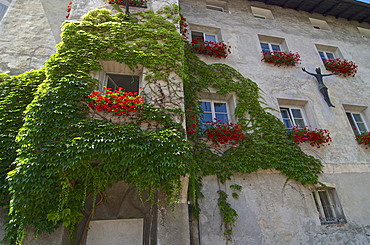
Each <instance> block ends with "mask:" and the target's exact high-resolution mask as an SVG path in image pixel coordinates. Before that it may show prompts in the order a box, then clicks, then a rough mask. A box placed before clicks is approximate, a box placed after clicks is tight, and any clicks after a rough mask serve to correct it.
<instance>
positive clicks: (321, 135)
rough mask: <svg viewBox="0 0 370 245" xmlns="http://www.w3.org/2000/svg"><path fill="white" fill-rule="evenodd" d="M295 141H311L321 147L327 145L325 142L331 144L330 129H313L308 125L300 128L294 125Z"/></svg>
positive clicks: (311, 143)
mask: <svg viewBox="0 0 370 245" xmlns="http://www.w3.org/2000/svg"><path fill="white" fill-rule="evenodd" d="M292 130H293V133H294V135H293V141H294V142H295V143H304V142H309V143H310V145H311V146H317V148H320V147H321V146H325V144H328V145H330V143H329V142H331V141H332V140H331V137H330V134H329V131H328V130H326V129H317V128H316V129H315V130H311V129H309V128H307V127H305V128H299V127H294V128H293V129H292Z"/></svg>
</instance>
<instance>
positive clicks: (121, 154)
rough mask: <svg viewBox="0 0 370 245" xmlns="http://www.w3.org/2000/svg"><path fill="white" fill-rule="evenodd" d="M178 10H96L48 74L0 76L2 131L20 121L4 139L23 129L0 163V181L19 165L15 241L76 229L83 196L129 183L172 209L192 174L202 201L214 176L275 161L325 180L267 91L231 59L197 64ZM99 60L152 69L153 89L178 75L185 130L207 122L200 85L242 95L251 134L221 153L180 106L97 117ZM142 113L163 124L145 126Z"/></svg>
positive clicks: (11, 235) (11, 223)
mask: <svg viewBox="0 0 370 245" xmlns="http://www.w3.org/2000/svg"><path fill="white" fill-rule="evenodd" d="M178 13H179V12H178V7H177V6H171V7H166V8H164V9H162V10H160V11H158V12H157V13H154V12H152V11H147V12H145V13H135V14H131V15H126V14H123V13H117V14H115V15H112V14H111V13H110V11H108V10H106V9H99V10H93V11H90V12H89V14H88V15H86V16H85V17H84V18H83V20H82V21H81V22H67V23H66V24H65V25H64V26H63V33H62V43H60V44H59V45H58V50H57V53H56V54H55V55H53V56H52V57H51V58H50V59H49V60H48V61H47V63H46V64H45V68H44V70H39V71H35V72H31V73H26V74H23V75H21V76H19V77H9V76H2V77H0V78H1V80H0V81H1V87H0V88H1V91H0V93H1V95H2V96H1V98H5V99H4V100H3V99H2V100H1V103H0V120H1V121H0V122H1V125H0V126H1V127H3V128H4V129H8V128H9V129H10V128H11V127H10V125H9V124H5V123H4V122H8V121H9V120H10V121H11V120H14V121H16V122H17V123H16V124H14V128H12V129H11V130H10V131H9V132H10V133H9V134H7V135H5V134H2V135H1V137H3V138H4V139H6V140H7V141H8V142H14V140H15V135H16V134H17V133H18V135H17V136H16V140H15V142H16V143H14V144H13V145H12V146H9V145H7V146H2V147H5V148H6V149H4V151H7V149H10V151H9V152H10V153H9V154H10V155H6V154H7V153H5V154H4V153H2V154H3V155H1V158H0V159H1V160H2V161H3V162H5V163H6V164H7V165H6V166H7V167H6V168H5V169H4V170H3V176H2V177H5V176H4V173H5V172H7V171H9V170H10V172H9V173H8V180H7V185H9V191H10V192H9V193H8V192H7V191H6V190H3V193H4V195H8V194H9V195H10V206H9V208H10V211H9V219H8V224H7V228H6V230H7V233H6V237H5V240H6V242H7V244H21V243H22V240H23V238H24V231H25V230H26V229H27V228H29V227H33V228H34V229H35V231H36V233H42V232H52V231H54V230H55V229H56V228H57V227H58V226H60V225H63V226H65V227H67V228H69V229H70V231H71V234H72V235H73V233H74V231H75V228H76V225H77V224H78V223H79V222H80V220H81V219H82V218H83V212H82V210H85V209H86V208H87V207H86V205H87V204H86V203H85V199H86V197H87V196H89V195H92V196H94V197H96V196H97V195H98V193H100V192H103V191H104V190H105V189H106V188H107V187H108V186H109V185H110V184H112V183H115V182H118V181H122V180H123V181H125V182H127V183H129V184H132V185H135V186H136V187H137V189H138V190H139V191H143V190H148V191H149V200H150V201H152V202H154V201H155V200H154V191H155V190H158V189H161V190H162V191H164V192H165V193H166V194H167V196H168V204H174V203H176V200H177V199H178V196H179V190H180V188H181V185H180V178H181V177H182V176H185V175H188V176H189V178H190V196H191V197H192V200H193V203H194V204H195V205H194V207H195V208H197V206H196V202H195V200H196V198H197V193H198V190H199V186H200V185H199V183H200V182H201V179H202V177H203V176H207V175H217V176H218V177H219V179H220V181H222V182H224V181H226V180H227V179H229V178H230V177H231V176H232V174H233V173H251V172H255V171H257V170H258V169H267V168H274V169H277V170H280V171H281V172H282V173H284V174H286V175H287V176H288V178H289V179H295V180H297V181H300V182H301V183H302V184H308V183H316V182H317V181H318V175H319V173H320V172H321V164H320V162H319V161H317V160H315V159H314V158H313V157H310V156H307V155H305V154H304V153H303V152H302V151H301V150H300V148H299V147H298V146H296V145H295V144H294V143H293V141H292V139H291V138H290V137H289V135H288V134H287V133H286V131H285V128H284V126H283V124H282V123H281V122H280V121H279V120H278V119H277V118H275V117H274V116H273V115H272V114H270V113H268V112H267V111H266V110H265V109H264V108H263V107H262V106H261V98H260V95H259V89H258V86H257V85H256V84H255V83H254V82H252V81H251V80H250V79H247V78H244V77H243V76H242V75H241V74H240V73H238V72H237V71H236V70H234V69H233V68H231V67H229V66H227V65H224V64H211V65H208V64H206V63H204V62H202V61H201V60H199V58H198V57H197V56H196V55H195V54H194V53H193V51H192V48H191V46H190V45H189V44H186V43H184V41H183V38H182V36H181V34H180V33H179V32H178V31H177V23H178V21H179V19H180V18H175V19H173V17H174V16H178ZM179 50H180V51H179ZM102 60H115V61H118V62H121V63H124V64H126V65H128V66H129V67H130V68H131V69H135V68H136V67H138V66H139V65H140V66H143V67H145V68H146V69H148V71H149V73H148V74H147V75H146V79H147V81H146V82H147V83H148V84H149V85H150V84H151V83H153V82H155V81H157V80H162V81H166V82H168V83H172V81H171V80H170V75H171V74H172V73H175V74H177V75H178V76H180V77H181V78H182V79H183V85H184V92H185V106H186V111H185V112H182V113H183V114H186V116H187V118H188V120H187V124H188V126H189V125H190V124H192V126H193V124H194V125H195V126H194V127H195V128H198V129H200V123H199V113H200V112H201V109H200V107H199V100H200V97H199V96H200V95H199V94H200V92H207V91H208V88H210V87H212V88H215V89H217V91H218V92H217V93H219V94H228V93H235V95H236V96H237V97H238V104H237V108H236V110H235V115H236V116H237V118H238V123H239V124H240V125H241V127H242V128H243V140H242V141H240V142H239V143H238V145H237V146H235V147H231V148H229V149H228V150H227V151H225V152H224V153H223V154H222V155H220V154H215V153H214V152H213V151H212V149H211V147H212V146H210V145H209V144H205V140H204V138H203V137H202V135H201V134H193V135H192V137H191V138H190V137H189V140H186V139H185V138H186V137H185V130H184V129H183V128H182V126H181V125H180V124H178V123H176V122H174V120H173V117H172V116H173V114H174V113H179V110H177V111H176V110H175V111H174V110H166V109H158V108H157V107H156V105H151V104H149V103H146V102H145V103H143V104H141V105H140V106H141V112H140V115H138V117H137V118H136V119H133V121H132V123H130V124H123V125H113V124H111V123H110V122H108V121H104V120H96V119H92V118H90V117H89V116H88V115H89V114H88V109H89V108H88V106H87V104H88V103H87V102H86V100H87V98H88V96H89V95H90V94H91V92H92V91H93V90H94V89H95V88H96V85H97V81H96V80H95V79H93V78H92V77H91V76H90V72H91V71H96V70H99V69H101V65H100V61H102ZM9 84H12V85H13V86H14V88H11V87H9ZM39 84H40V85H39ZM37 85H39V86H38V88H37V91H36V86H37ZM22 86H23V87H24V91H23V90H22ZM15 93H19V95H18V94H16V96H17V99H18V98H24V99H22V100H18V101H16V100H17V99H16V98H15V97H14V96H15ZM7 101H10V102H9V103H8V102H7ZM4 108H5V109H4ZM9 108H11V109H12V110H13V111H12V113H9V111H11V110H9ZM247 114H248V115H249V117H248V118H249V119H248V120H247V119H246V117H245V116H246V115H247ZM121 116H126V115H121ZM142 120H152V121H157V122H160V125H162V126H161V127H160V128H157V129H156V130H142V129H141V128H140V121H142ZM10 145H11V144H10ZM11 147H13V148H11ZM16 148H17V150H18V155H17V156H16V153H15V150H16ZM4 159H5V160H4ZM11 162H13V163H12V164H11ZM143 176H146V177H145V178H143ZM2 181H5V180H4V178H3V179H2ZM25 187H26V188H25ZM220 193H221V192H220ZM225 194H226V193H225ZM220 198H221V197H220ZM226 199H227V196H226V195H222V200H220V203H221V205H224V206H225V207H226V206H227V207H229V205H227V204H226ZM228 210H229V212H227V213H225V212H224V213H223V215H224V220H226V222H225V224H227V225H228V227H230V224H229V223H227V222H228V221H233V220H235V219H233V217H235V215H237V214H236V212H232V211H230V209H228ZM92 212H93V211H92ZM228 215H229V216H228ZM230 215H231V216H232V217H230ZM228 229H229V228H228ZM228 232H229V233H231V231H228Z"/></svg>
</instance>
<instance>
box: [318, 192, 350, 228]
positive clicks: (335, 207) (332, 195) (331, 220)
mask: <svg viewBox="0 0 370 245" xmlns="http://www.w3.org/2000/svg"><path fill="white" fill-rule="evenodd" d="M312 195H313V198H314V201H315V204H316V209H317V213H318V214H319V219H320V222H321V224H322V225H328V224H343V223H346V222H347V221H346V218H345V217H344V213H343V210H342V207H341V205H340V202H339V198H338V196H337V194H336V191H335V189H334V188H328V189H327V190H323V189H319V190H315V191H313V192H312Z"/></svg>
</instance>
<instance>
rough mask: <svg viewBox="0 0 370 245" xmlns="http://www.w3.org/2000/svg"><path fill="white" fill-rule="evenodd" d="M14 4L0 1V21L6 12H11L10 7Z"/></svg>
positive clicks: (4, 0)
mask: <svg viewBox="0 0 370 245" xmlns="http://www.w3.org/2000/svg"><path fill="white" fill-rule="evenodd" d="M11 3H12V1H10V2H9V1H6V0H0V4H1V6H0V21H1V20H2V18H3V17H4V16H5V14H6V12H7V11H8V10H9V6H10V4H11Z"/></svg>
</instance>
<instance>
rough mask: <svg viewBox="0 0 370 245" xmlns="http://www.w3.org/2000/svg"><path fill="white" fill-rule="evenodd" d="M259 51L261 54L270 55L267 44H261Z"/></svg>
mask: <svg viewBox="0 0 370 245" xmlns="http://www.w3.org/2000/svg"><path fill="white" fill-rule="evenodd" d="M261 49H262V51H263V52H267V53H270V47H269V45H268V43H261Z"/></svg>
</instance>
